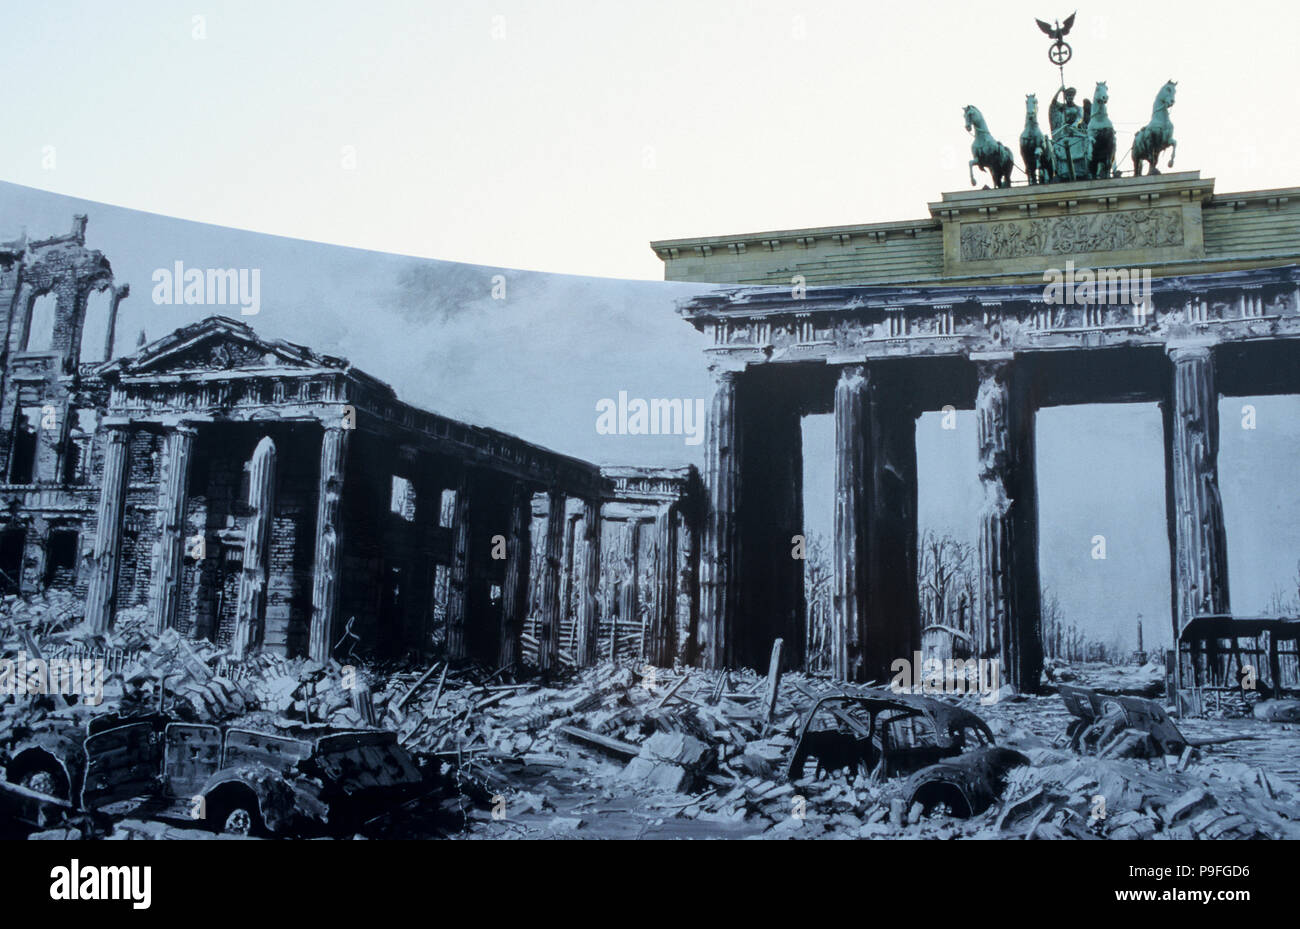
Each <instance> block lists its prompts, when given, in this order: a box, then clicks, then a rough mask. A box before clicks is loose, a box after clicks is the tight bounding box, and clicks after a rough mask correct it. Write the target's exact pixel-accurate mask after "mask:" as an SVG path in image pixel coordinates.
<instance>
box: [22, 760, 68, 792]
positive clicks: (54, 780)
mask: <svg viewBox="0 0 1300 929" xmlns="http://www.w3.org/2000/svg"><path fill="white" fill-rule="evenodd" d="M23 766H24V767H26V764H24V765H23ZM14 767H15V765H11V766H10V773H11V774H12V772H13V768H14ZM13 783H15V784H17V785H18V786H20V787H26V788H27V789H28V790H34V791H36V792H37V793H43V794H45V795H47V796H50V797H57V798H58V799H60V800H68V799H71V795H70V791H69V789H68V778H67V775H65V774H64V773H63V771H61V770H60V769H59V768H58V767H57V766H56V764H55V763H54V762H53V761H51V760H49V759H48V758H45V759H41V760H39V761H35V762H34V763H31V766H30V767H26V770H24V771H22V772H21V773H19V774H18V775H17V777H14V778H13Z"/></svg>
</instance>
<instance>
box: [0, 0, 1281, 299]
mask: <svg viewBox="0 0 1300 929" xmlns="http://www.w3.org/2000/svg"><path fill="white" fill-rule="evenodd" d="M1056 2H1058V3H1060V4H1062V5H1060V6H1057V7H1053V6H1052V5H1051V4H1050V3H1048V2H1047V0H1000V2H998V3H996V4H991V5H990V4H974V3H956V2H945V3H937V2H929V0H914V2H910V3H883V2H863V0H843V2H834V0H817V2H798V0H781V2H743V0H705V2H700V0H654V2H644V0H618V2H608V0H607V2H582V0H549V2H548V0H527V2H506V0H502V2H497V0H491V2H477V0H437V2H429V0H418V2H416V0H412V2H396V0H369V2H366V3H364V4H357V3H355V2H337V0H336V2H330V0H276V2H274V3H266V2H256V0H246V2H218V0H209V2H204V3H201V4H180V5H178V4H176V3H174V2H143V0H118V2H115V3H99V2H89V0H86V2H60V0H44V2H40V3H21V4H18V3H15V4H9V6H8V8H7V9H6V11H5V15H4V28H3V30H0V78H3V84H2V86H4V87H6V88H7V89H8V92H7V93H6V95H5V120H4V124H5V125H4V132H3V134H0V165H2V166H3V173H2V174H0V176H2V177H3V178H4V179H5V180H9V181H14V182H17V183H20V184H26V185H30V186H33V187H39V188H42V189H45V190H52V191H57V192H60V193H67V194H72V195H74V196H79V197H85V198H87V199H91V200H99V201H102V202H107V203H115V204H120V205H123V206H129V207H132V208H134V209H140V210H148V211H151V212H157V213H164V214H167V215H172V216H183V217H185V218H187V219H194V220H200V221H203V222H210V223H217V224H220V225H225V226H232V227H235V228H240V229H251V230H256V231H259V232H270V233H276V234H279V235H287V236H294V237H298V238H305V239H312V240H315V241H321V242H332V243H337V244H344V245H353V246H358V247H362V248H369V249H375V250H378V251H385V252H395V253H400V254H411V255H421V256H425V257H431V258H443V259H449V260H455V261H465V262H472V263H476V264H486V265H504V266H507V267H518V268H531V269H537V270H543V271H551V272H565V273H572V274H588V275H596V276H603V277H634V278H644V279H656V278H661V277H662V273H663V272H662V266H661V264H660V262H659V260H658V259H657V258H656V257H655V255H654V253H653V252H651V250H650V249H649V247H648V245H647V243H648V242H649V241H651V240H653V239H660V238H668V237H675V236H692V235H705V234H719V233H735V232H752V231H760V230H769V229H783V228H797V227H803V226H816V225H826V224H845V223H861V222H870V221H877V220H894V219H910V218H916V217H922V216H925V215H927V214H926V203H927V202H929V201H931V200H936V199H938V197H939V194H940V193H941V192H942V191H945V190H961V189H968V187H969V182H968V179H967V165H966V163H967V161H968V160H969V158H970V155H969V151H970V141H971V140H970V136H968V135H967V134H966V132H965V130H964V128H963V124H962V116H961V108H962V107H963V106H964V105H965V104H974V105H976V106H978V107H979V108H980V110H981V111H982V112H983V113H984V115H985V117H986V119H987V120H988V124H989V127H990V129H991V130H992V131H993V133H994V135H995V136H996V137H998V138H999V139H1001V140H1002V141H1003V142H1005V143H1006V144H1008V145H1009V146H1010V147H1011V148H1012V149H1017V144H1016V140H1017V139H1018V138H1019V135H1020V131H1021V129H1022V128H1023V126H1024V114H1025V108H1024V107H1025V103H1024V98H1025V94H1027V93H1030V92H1034V93H1037V94H1038V97H1039V100H1040V104H1041V105H1040V113H1041V116H1040V119H1041V121H1042V123H1043V125H1044V126H1045V125H1046V105H1047V100H1048V99H1049V98H1050V97H1051V95H1052V93H1053V92H1054V91H1055V89H1056V87H1057V83H1058V82H1057V72H1056V69H1055V68H1054V67H1053V66H1052V65H1051V64H1050V63H1049V62H1048V61H1047V57H1046V52H1047V47H1048V45H1049V44H1050V41H1049V40H1048V39H1047V38H1046V37H1045V36H1044V35H1042V33H1040V32H1039V31H1038V29H1037V27H1036V26H1035V25H1034V19H1035V17H1038V18H1057V17H1060V18H1063V17H1065V16H1066V15H1068V14H1069V13H1070V11H1071V10H1072V9H1074V8H1075V4H1074V0H1068V2H1067V0H1056ZM196 15H197V16H202V17H203V21H202V27H201V29H198V27H197V26H196V24H195V23H194V20H193V17H194V16H196ZM196 30H197V31H198V32H199V33H200V34H202V35H203V36H204V38H194V35H195V34H196ZM1297 35H1300V7H1298V6H1297V5H1295V4H1282V3H1276V2H1273V3H1263V2H1249V0H1243V2H1236V3H1232V4H1230V5H1224V4H1223V3H1217V2H1216V3H1213V4H1211V3H1208V2H1204V0H1196V2H1189V3H1178V4H1141V3H1133V2H1131V0H1130V2H1123V3H1120V2H1089V3H1087V4H1085V5H1083V6H1082V7H1080V8H1079V14H1078V18H1077V21H1076V23H1075V26H1074V30H1073V32H1072V34H1071V35H1070V37H1069V41H1070V42H1071V44H1072V46H1073V48H1074V59H1073V61H1071V62H1070V63H1069V64H1068V65H1067V66H1066V77H1067V80H1068V81H1069V82H1070V83H1072V84H1074V85H1075V86H1077V87H1078V89H1079V92H1080V96H1087V97H1090V96H1091V95H1092V91H1093V87H1094V85H1095V83H1096V82H1097V81H1099V80H1105V81H1107V82H1108V84H1109V88H1110V101H1111V102H1110V113H1111V120H1112V122H1114V124H1115V126H1116V128H1117V130H1118V131H1119V136H1120V139H1119V141H1120V144H1121V147H1122V148H1123V149H1127V148H1128V146H1129V144H1130V143H1131V141H1132V132H1133V131H1134V130H1136V129H1137V128H1138V127H1139V126H1141V125H1143V124H1144V123H1145V122H1146V121H1147V119H1148V118H1149V117H1150V113H1151V103H1152V101H1153V99H1154V98H1155V95H1156V92H1157V91H1158V90H1159V89H1160V87H1161V85H1162V84H1163V83H1164V82H1165V81H1166V80H1168V79H1170V78H1173V79H1175V80H1177V81H1178V82H1179V83H1178V100H1177V103H1176V104H1175V106H1174V108H1173V110H1172V111H1171V115H1172V119H1173V123H1174V129H1175V137H1176V138H1177V140H1178V143H1179V147H1178V154H1177V163H1176V167H1177V168H1183V169H1199V170H1200V171H1201V172H1202V174H1203V175H1204V176H1206V177H1214V178H1216V179H1217V180H1218V182H1219V183H1218V189H1219V190H1221V191H1232V190H1243V189H1258V188H1268V187H1282V186H1287V185H1293V184H1295V183H1296V173H1295V171H1294V168H1293V166H1294V164H1295V153H1296V152H1298V151H1300V121H1298V120H1296V119H1295V116H1294V107H1293V103H1294V101H1295V99H1296V88H1297V85H1298V84H1300V67H1298V66H1297V61H1298V59H1297V56H1296V53H1295V38H1296V36H1297ZM47 146H53V155H54V162H53V167H52V168H51V167H50V164H49V160H48V157H47V155H48V150H47ZM348 146H350V147H351V149H352V150H353V151H354V152H355V168H353V169H351V170H348V169H346V168H345V167H344V161H345V151H344V150H345V147H348ZM981 183H983V181H981Z"/></svg>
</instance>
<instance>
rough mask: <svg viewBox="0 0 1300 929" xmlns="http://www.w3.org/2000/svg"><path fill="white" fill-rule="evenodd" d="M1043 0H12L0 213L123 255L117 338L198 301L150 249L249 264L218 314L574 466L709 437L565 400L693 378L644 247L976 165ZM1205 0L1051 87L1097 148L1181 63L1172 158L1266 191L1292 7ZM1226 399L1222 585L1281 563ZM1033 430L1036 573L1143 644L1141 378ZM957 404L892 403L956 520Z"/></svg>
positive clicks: (1137, 29)
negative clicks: (179, 291) (981, 131)
mask: <svg viewBox="0 0 1300 929" xmlns="http://www.w3.org/2000/svg"><path fill="white" fill-rule="evenodd" d="M1042 3H1043V0H1034V2H1032V3H1025V2H1018V0H1011V2H1001V3H998V4H996V5H995V6H992V7H990V6H988V5H972V4H966V3H962V4H957V3H932V2H913V3H909V4H884V3H864V2H861V0H854V2H842V3H841V2H829V0H823V2H816V3H798V2H771V3H763V2H704V3H700V2H674V0H656V2H654V3H645V2H624V0H619V2H616V3H611V2H605V3H594V2H577V0H570V2H539V0H533V2H527V3H524V2H492V3H479V2H472V0H465V2H442V0H439V2H436V3H430V2H418V3H417V2H410V3H401V2H384V0H372V2H368V3H365V4H360V5H359V4H356V3H342V2H319V0H316V2H310V3H308V2H294V0H277V2H275V3H256V2H242V3H236V2H230V3H221V2H207V3H204V4H202V5H201V6H194V5H190V6H187V7H178V6H176V5H175V4H172V3H163V2H158V3H151V2H131V0H122V2H118V3H114V4H111V5H110V4H102V3H91V2H84V3H66V2H62V3H61V2H57V0H51V2H45V3H40V4H36V3H27V4H21V5H14V8H13V9H10V10H7V11H6V13H5V19H4V30H3V33H2V34H0V78H2V79H3V81H4V86H5V87H7V88H8V89H9V92H8V93H7V95H6V102H5V128H4V132H3V133H2V134H0V181H5V182H9V183H8V184H0V239H3V238H7V237H9V235H12V234H15V233H17V232H19V231H21V230H22V229H24V228H26V229H27V230H28V232H29V233H30V234H31V235H32V236H33V237H39V236H46V235H51V234H56V233H62V232H64V231H66V229H67V228H68V226H69V224H70V221H71V214H72V213H73V212H88V213H89V214H90V228H89V233H88V235H89V244H90V245H91V246H92V247H95V248H100V249H102V250H103V251H104V252H105V253H106V254H107V255H108V257H109V259H110V260H111V261H112V262H113V265H114V269H115V271H116V273H117V277H118V280H119V281H127V282H130V283H131V285H132V290H133V295H132V297H131V298H130V299H129V300H128V301H127V302H126V303H125V304H124V305H123V315H122V326H121V330H120V338H119V348H121V349H129V348H131V347H133V345H134V341H135V338H134V337H135V333H136V332H138V331H139V330H140V329H144V330H146V331H147V333H148V334H149V336H150V338H156V337H158V336H159V335H162V334H163V333H164V332H166V331H168V330H170V329H171V328H174V327H176V326H179V325H184V324H186V323H190V322H193V321H195V320H196V319H198V318H201V317H202V316H204V315H207V314H208V313H210V312H223V310H222V309H220V308H217V309H213V308H194V307H159V306H155V305H154V304H153V303H152V302H151V301H150V300H149V293H150V286H151V285H150V281H149V277H150V274H151V272H152V270H153V269H154V268H157V267H169V266H170V265H171V263H172V262H173V261H176V260H181V261H184V262H185V263H186V264H187V265H189V266H192V267H195V266H197V267H232V266H233V267H260V268H261V269H262V275H263V276H262V291H263V294H262V299H263V311H262V312H261V313H260V314H259V315H258V316H256V317H248V318H246V319H245V321H247V322H250V323H251V324H252V325H253V326H254V327H255V328H256V329H257V330H258V331H259V332H261V333H264V334H266V335H270V336H275V337H282V338H289V339H292V340H294V341H297V342H302V343H305V344H308V345H310V346H312V347H313V348H316V349H318V350H321V351H325V352H329V353H334V354H341V355H344V356H347V357H349V358H351V359H353V360H354V361H356V362H357V363H358V364H359V365H360V366H361V367H363V368H365V369H366V370H367V371H369V372H370V373H372V374H375V375H376V376H379V377H381V378H383V379H385V380H388V381H389V382H390V383H392V384H394V386H395V387H397V389H398V391H399V394H400V395H401V396H402V397H403V398H404V399H407V400H410V401H412V402H415V403H417V404H419V405H421V406H425V407H427V408H430V409H433V410H437V411H439V412H442V413H445V414H448V415H452V416H456V417H459V418H463V419H466V420H468V421H471V422H476V423H482V424H485V425H492V426H496V427H499V428H502V429H506V430H508V431H511V432H515V433H517V434H519V435H522V436H523V437H525V438H528V439H530V440H533V441H537V442H539V443H541V444H544V445H548V446H550V447H553V448H556V449H557V450H560V451H564V452H567V453H570V454H574V455H579V456H582V457H586V458H589V459H591V460H594V461H599V462H605V463H633V462H640V463H647V464H675V463H682V462H688V461H689V462H694V463H696V464H702V462H703V446H694V447H692V446H687V445H685V444H684V443H683V442H682V440H681V439H680V438H679V437H629V436H614V437H610V436H599V435H597V434H596V432H595V429H594V419H595V414H594V404H595V403H596V401H598V400H599V399H601V398H605V397H615V396H617V392H618V391H619V390H627V391H628V392H629V395H630V396H633V397H638V396H639V397H682V398H693V397H706V396H707V395H708V390H709V381H708V377H707V374H706V372H705V359H704V355H703V351H702V349H703V340H702V339H701V337H700V336H698V334H696V333H695V332H694V331H693V330H692V329H691V328H690V327H689V326H688V325H686V324H685V323H683V322H681V321H680V320H679V319H677V318H676V315H675V313H674V312H673V308H672V307H673V302H674V300H676V299H677V298H679V297H681V296H683V295H685V294H689V293H692V292H695V291H697V290H698V289H699V288H698V287H697V286H688V285H665V284H663V283H651V282H655V281H659V280H660V279H661V278H662V274H663V268H662V265H661V263H660V262H659V260H658V259H657V258H656V257H655V255H654V254H653V252H652V251H651V250H650V248H649V245H648V243H649V241H650V240H652V239H660V238H671V237H680V236H693V235H712V234H722V233H741V232H757V231H763V230H771V229H786V228H798V227H804V226H818V225H834V224H848V223H862V222H871V221H885V220H895V219H908V218H918V217H923V216H925V215H927V214H926V203H927V202H929V201H932V200H937V199H938V198H939V196H940V194H941V192H943V191H954V190H968V189H970V188H969V182H968V179H967V166H966V162H967V160H968V159H969V147H970V136H968V135H967V134H966V133H965V131H964V129H963V126H962V117H961V108H962V107H963V106H964V105H965V104H968V103H969V104H974V105H976V106H978V107H979V108H980V109H981V110H982V112H983V113H984V115H985V117H986V119H987V120H988V123H989V126H990V128H991V130H992V131H993V133H994V135H995V136H996V137H997V138H999V139H1000V140H1002V141H1003V142H1005V143H1006V144H1008V145H1009V146H1010V147H1012V148H1013V149H1016V148H1017V144H1016V143H1017V139H1018V137H1019V134H1020V131H1021V129H1022V128H1023V124H1024V97H1025V94H1026V93H1029V92H1034V93H1037V94H1038V97H1039V101H1040V124H1041V125H1042V126H1043V127H1044V128H1046V106H1047V101H1048V100H1049V99H1050V97H1051V95H1052V93H1053V92H1054V90H1055V88H1056V86H1057V72H1056V69H1055V68H1054V67H1053V66H1052V65H1051V64H1049V63H1048V61H1047V59H1046V50H1047V47H1048V45H1049V44H1050V42H1049V40H1048V39H1047V38H1046V37H1044V36H1043V35H1042V34H1041V33H1040V32H1039V31H1038V29H1037V28H1036V27H1035V25H1034V22H1033V20H1034V18H1035V17H1041V18H1049V17H1050V18H1056V17H1064V16H1065V15H1066V14H1068V13H1069V12H1070V11H1071V9H1073V5H1070V4H1067V5H1066V6H1062V7H1060V8H1055V9H1054V8H1051V7H1045V6H1043V5H1042ZM1224 10H1225V8H1224V6H1223V5H1222V4H1215V5H1214V6H1213V7H1212V6H1210V5H1209V4H1208V3H1199V2H1198V3H1190V4H1189V3H1181V4H1178V5H1176V6H1170V5H1161V6H1157V5H1140V4H1134V3H1131V2H1129V3H1090V4H1088V5H1087V6H1085V7H1082V8H1080V9H1079V13H1078V19H1077V22H1076V25H1075V27H1074V31H1073V33H1072V34H1071V35H1070V37H1069V41H1070V42H1071V44H1072V45H1073V47H1074V59H1073V61H1071V62H1070V63H1069V64H1068V65H1067V66H1066V78H1067V81H1068V82H1069V83H1070V84H1072V85H1074V86H1076V87H1077V88H1078V89H1079V94H1080V96H1081V97H1090V96H1091V95H1092V92H1093V86H1094V84H1095V83H1096V82H1097V81H1098V80H1105V81H1107V83H1108V86H1109V92H1110V114H1111V119H1112V121H1113V122H1114V124H1115V125H1116V127H1117V129H1118V131H1119V136H1120V140H1119V141H1120V146H1121V149H1127V147H1128V145H1129V143H1130V142H1131V140H1132V133H1133V131H1134V130H1136V129H1137V128H1139V127H1140V126H1141V125H1143V124H1144V123H1145V122H1146V120H1147V119H1148V118H1149V115H1150V111H1151V102H1152V100H1153V98H1154V97H1155V94H1156V91H1157V90H1158V89H1159V88H1160V86H1161V85H1162V84H1163V83H1164V81H1166V80H1168V79H1171V78H1172V79H1175V80H1177V81H1178V99H1177V103H1176V105H1175V106H1174V108H1173V110H1172V111H1171V117H1172V120H1173V123H1174V127H1175V137H1176V138H1177V140H1178V143H1179V148H1178V153H1177V164H1176V169H1177V170H1200V171H1201V173H1202V176H1205V177H1213V178H1216V179H1217V189H1218V190H1219V191H1220V192H1227V191H1233V190H1248V189H1262V188H1271V187H1285V186H1291V185H1295V184H1297V183H1298V182H1300V172H1297V171H1296V169H1295V163H1296V161H1295V153H1296V152H1297V151H1300V121H1298V120H1296V119H1295V118H1294V113H1293V109H1294V108H1293V102H1294V100H1295V97H1296V87H1297V85H1298V84H1300V66H1298V65H1297V61H1298V60H1300V59H1297V57H1296V54H1295V51H1294V42H1295V37H1296V35H1297V34H1300V8H1297V7H1296V6H1295V5H1285V6H1282V5H1277V4H1265V3H1247V2H1241V3H1235V4H1232V5H1231V7H1230V9H1229V12H1228V13H1225V12H1224ZM196 16H198V17H201V19H199V20H196V19H195V17H196ZM1166 157H1167V156H1166ZM1162 166H1163V164H1162ZM977 178H979V183H980V184H983V183H985V179H984V177H983V176H980V175H977ZM13 185H24V186H21V187H19V186H13ZM28 188H35V190H33V189H28ZM41 191H47V192H50V193H42V192H41ZM58 195H67V196H66V197H64V196H58ZM70 198H84V199H79V200H74V199H70ZM88 201H89V202H88ZM101 204H115V205H117V206H120V207H127V208H129V209H114V208H113V207H110V206H103V205H101ZM137 211H139V212H137ZM151 214H153V215H151ZM170 217H176V218H170ZM191 221H192V222H191ZM198 223H210V224H215V225H198ZM220 227H228V228H220ZM240 230H249V231H252V232H255V233H266V234H270V235H250V234H249V233H248V232H243V231H240ZM275 236H282V237H288V238H276V237H275ZM297 240H305V241H297ZM315 243H331V244H334V245H340V246H349V247H350V248H329V247H326V246H323V245H320V244H315ZM358 249H367V250H369V251H358ZM385 253H387V254H385ZM400 256H417V257H418V258H424V259H430V258H432V259H443V260H444V261H443V262H430V261H420V260H414V259H412V258H403V257H400ZM446 262H467V263H470V264H469V265H465V264H459V265H458V264H449V263H446ZM499 268H517V269H530V270H535V271H545V272H554V273H553V274H549V275H544V274H525V273H515V272H509V273H507V279H508V283H509V288H508V290H509V297H508V299H507V300H505V301H493V300H491V299H490V297H489V293H490V282H491V277H492V275H493V274H495V273H497V269H499ZM560 275H587V277H574V276H560ZM600 278H632V279H639V280H640V281H641V282H642V283H631V282H614V281H608V280H600ZM232 315H238V314H237V312H235V313H233V314H232ZM1242 402H1244V401H1240V400H1231V401H1224V404H1223V406H1222V409H1223V416H1224V424H1225V425H1224V429H1223V452H1222V467H1223V495H1224V501H1225V512H1226V519H1227V523H1228V533H1229V565H1230V572H1231V584H1232V597H1233V604H1234V606H1235V607H1236V609H1237V610H1238V612H1250V611H1255V610H1260V609H1262V608H1263V606H1264V603H1265V602H1266V600H1267V598H1268V595H1269V593H1270V592H1271V591H1272V589H1273V588H1274V587H1275V586H1278V585H1286V584H1290V583H1291V582H1292V579H1293V577H1294V575H1295V569H1296V561H1297V559H1298V558H1300V529H1297V527H1300V500H1297V495H1296V493H1295V490H1294V486H1293V484H1292V482H1291V478H1290V474H1291V471H1292V470H1293V469H1292V468H1291V464H1290V463H1291V462H1293V461H1294V460H1295V458H1296V452H1297V450H1298V449H1300V401H1298V400H1297V399H1296V398H1276V399H1267V400H1264V401H1261V402H1260V403H1259V410H1260V417H1259V419H1260V426H1259V429H1258V430H1257V431H1253V432H1245V431H1243V430H1241V429H1239V428H1229V427H1230V426H1233V424H1234V423H1235V422H1236V418H1237V414H1236V412H1235V411H1236V410H1239V408H1240V405H1241V403H1242ZM828 426H829V422H828V420H827V418H825V417H812V418H810V419H809V420H808V429H807V432H808V438H807V442H806V448H807V449H808V523H809V527H810V528H814V529H822V530H826V531H828V530H829V522H830V495H829V493H828V490H829V487H830V480H831V474H832V472H833V469H832V464H831V459H830V454H831V447H830V445H829V444H828V437H829V436H830V432H829V428H828ZM1038 428H1039V436H1038V453H1039V464H1038V479H1039V501H1040V509H1041V516H1042V536H1043V538H1042V549H1041V551H1042V557H1041V560H1042V576H1043V583H1044V584H1045V585H1046V586H1049V587H1051V588H1052V589H1053V590H1055V591H1056V592H1057V593H1058V594H1059V595H1060V596H1061V599H1062V602H1063V604H1064V606H1065V608H1066V611H1067V614H1072V615H1077V616H1083V615H1084V614H1087V615H1088V616H1090V617H1092V622H1095V623H1097V624H1098V635H1099V636H1100V637H1102V638H1105V637H1108V635H1109V632H1110V631H1111V630H1113V629H1123V630H1131V628H1132V623H1133V620H1134V618H1135V617H1136V615H1137V614H1138V613H1142V614H1143V616H1144V619H1145V620H1146V628H1147V636H1148V643H1156V642H1159V641H1161V635H1162V634H1163V638H1164V641H1167V640H1168V615H1169V614H1168V543H1167V539H1166V536H1165V527H1164V498H1163V493H1164V491H1163V477H1162V473H1161V459H1160V455H1159V450H1160V441H1161V440H1160V420H1159V415H1158V413H1157V412H1156V410H1155V407H1154V406H1151V405H1143V404H1136V405H1125V406H1109V407H1090V408H1072V409H1066V410H1062V409H1052V410H1047V411H1043V412H1042V413H1040V414H1039V417H1038ZM973 433H974V421H973V418H971V416H970V414H966V413H963V414H961V415H960V416H959V427H958V429H956V430H952V431H943V430H940V429H939V427H938V418H937V417H934V416H926V417H923V418H922V420H921V421H920V424H919V427H918V449H919V452H920V469H921V516H922V523H923V526H926V525H928V526H930V527H932V528H937V529H940V530H948V531H952V532H954V533H956V534H958V535H959V536H964V537H966V538H968V539H973V538H974V526H975V523H974V516H975V514H976V513H977V506H978V495H977V494H978V484H977V480H976V472H975V446H974V434H973ZM1095 534H1103V535H1105V536H1106V538H1107V543H1108V557H1107V559H1106V560H1105V561H1098V560H1097V559H1093V558H1091V555H1090V552H1091V546H1090V542H1091V538H1092V536H1093V535H1095ZM1098 604H1104V609H1103V610H1098V609H1097V606H1098Z"/></svg>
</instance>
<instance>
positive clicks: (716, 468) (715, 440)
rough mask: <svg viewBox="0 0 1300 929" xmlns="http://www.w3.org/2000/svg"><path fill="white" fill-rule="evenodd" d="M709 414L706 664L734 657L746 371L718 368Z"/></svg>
mask: <svg viewBox="0 0 1300 929" xmlns="http://www.w3.org/2000/svg"><path fill="white" fill-rule="evenodd" d="M716 377H717V384H716V387H715V389H714V393H713V405H712V408H711V410H710V413H709V436H708V444H707V448H706V458H705V467H704V481H705V484H706V485H707V492H708V511H707V514H706V516H705V526H704V546H703V550H702V552H701V557H700V623H699V629H698V634H697V642H696V646H697V648H698V651H699V660H700V664H701V665H703V666H704V667H706V668H721V667H725V666H726V665H727V664H728V663H729V662H730V660H731V649H732V643H731V635H732V631H733V629H734V628H735V610H736V593H737V590H736V587H737V579H738V574H737V572H738V570H739V565H740V536H739V533H738V532H737V531H736V506H737V503H738V502H739V499H740V490H741V474H740V452H741V449H740V440H741V436H740V429H739V428H738V424H737V422H736V394H737V388H738V387H739V380H740V375H739V372H736V371H722V372H718V373H717V375H716Z"/></svg>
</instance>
